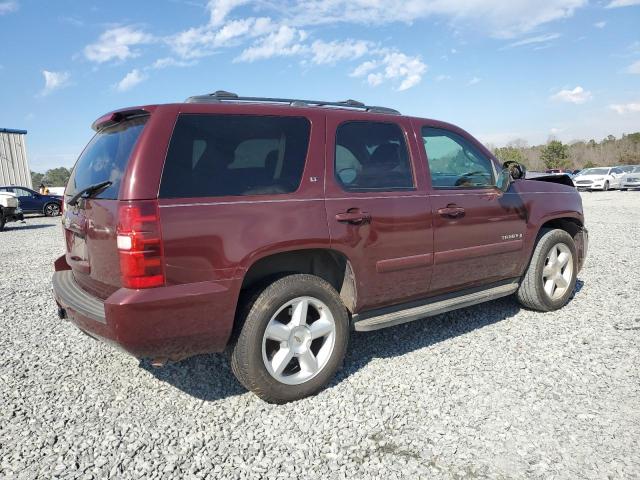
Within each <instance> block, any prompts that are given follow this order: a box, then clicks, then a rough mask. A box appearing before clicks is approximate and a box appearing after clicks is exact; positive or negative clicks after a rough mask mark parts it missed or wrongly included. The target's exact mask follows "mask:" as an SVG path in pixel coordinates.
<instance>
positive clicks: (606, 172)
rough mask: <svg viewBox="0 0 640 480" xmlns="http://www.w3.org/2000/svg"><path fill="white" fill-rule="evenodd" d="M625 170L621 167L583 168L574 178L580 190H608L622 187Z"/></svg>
mask: <svg viewBox="0 0 640 480" xmlns="http://www.w3.org/2000/svg"><path fill="white" fill-rule="evenodd" d="M623 176H624V172H623V171H622V170H621V169H620V168H619V167H596V168H587V169H585V170H582V171H581V172H580V173H579V174H578V175H576V176H575V177H574V178H573V183H574V184H575V186H576V187H577V188H578V190H602V191H605V192H606V191H607V190H610V189H614V188H618V189H619V188H621V185H622V177H623Z"/></svg>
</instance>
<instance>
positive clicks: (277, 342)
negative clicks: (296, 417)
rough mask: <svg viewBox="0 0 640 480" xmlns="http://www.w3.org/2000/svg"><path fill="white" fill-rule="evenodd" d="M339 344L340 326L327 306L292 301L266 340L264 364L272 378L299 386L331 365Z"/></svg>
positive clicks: (309, 300)
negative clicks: (332, 355)
mask: <svg viewBox="0 0 640 480" xmlns="http://www.w3.org/2000/svg"><path fill="white" fill-rule="evenodd" d="M335 340H336V322H335V319H334V318H333V314H332V313H331V310H329V307H327V305H326V304H325V303H324V302H322V301H320V300H318V299H317V298H314V297H306V296H305V297H298V298H294V299H293V300H290V301H288V302H287V303H285V304H284V305H283V306H282V307H280V308H279V309H278V311H277V312H276V313H275V314H274V315H273V316H272V317H271V319H270V320H269V323H268V324H267V328H266V329H265V331H264V335H263V338H262V361H263V362H264V366H265V367H266V369H267V371H268V372H269V374H270V375H271V376H272V377H273V378H275V379H276V380H277V381H278V382H280V383H284V384H286V385H299V384H301V383H304V382H307V381H309V380H311V379H312V378H313V377H315V376H316V375H317V374H318V373H320V372H321V371H322V369H323V368H324V367H325V366H326V365H327V363H328V362H329V359H330V358H331V354H332V353H333V349H334V347H335Z"/></svg>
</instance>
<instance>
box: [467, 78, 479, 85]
mask: <svg viewBox="0 0 640 480" xmlns="http://www.w3.org/2000/svg"><path fill="white" fill-rule="evenodd" d="M481 81H482V79H481V78H478V77H473V78H472V79H471V80H469V82H468V83H467V86H469V87H470V86H472V85H477V84H478V83H480V82H481Z"/></svg>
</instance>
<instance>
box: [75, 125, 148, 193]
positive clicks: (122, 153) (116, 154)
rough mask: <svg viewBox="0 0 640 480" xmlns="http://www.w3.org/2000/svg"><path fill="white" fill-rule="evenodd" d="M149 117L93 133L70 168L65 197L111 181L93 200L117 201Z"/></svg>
mask: <svg viewBox="0 0 640 480" xmlns="http://www.w3.org/2000/svg"><path fill="white" fill-rule="evenodd" d="M148 118H149V116H148V115H145V116H143V117H137V118H133V119H131V120H126V121H124V122H121V123H118V124H116V125H114V126H112V127H108V128H105V129H103V130H100V131H99V132H98V133H96V135H95V136H94V137H93V138H92V139H91V141H90V142H89V144H88V145H87V147H86V148H85V149H84V151H83V152H82V155H80V158H79V159H78V161H77V162H76V166H75V167H74V168H73V172H72V173H71V177H70V178H69V183H68V184H67V189H66V194H67V195H75V194H76V193H77V192H79V191H80V190H82V189H83V188H86V187H88V186H89V185H93V184H96V183H100V182H104V181H106V180H110V181H111V182H113V183H112V184H111V186H109V187H108V188H106V189H104V190H103V191H101V192H100V193H97V194H95V195H94V197H95V198H110V199H116V198H118V191H119V190H120V182H121V181H122V176H123V175H124V171H125V168H126V167H127V162H128V161H129V157H130V156H131V152H132V150H133V147H134V146H135V144H136V141H137V140H138V137H139V136H140V133H141V132H142V129H143V128H144V125H145V123H146V122H147V120H148Z"/></svg>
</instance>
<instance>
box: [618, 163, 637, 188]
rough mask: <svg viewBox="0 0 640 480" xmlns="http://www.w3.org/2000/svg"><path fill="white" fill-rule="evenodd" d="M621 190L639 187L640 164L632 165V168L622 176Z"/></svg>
mask: <svg viewBox="0 0 640 480" xmlns="http://www.w3.org/2000/svg"><path fill="white" fill-rule="evenodd" d="M621 187H622V188H621V189H622V190H635V189H639V188H640V165H633V168H631V170H629V171H628V172H627V173H625V174H624V176H623V177H622V185H621Z"/></svg>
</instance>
